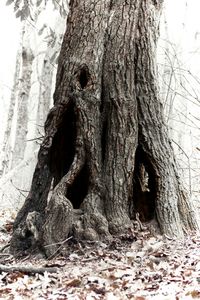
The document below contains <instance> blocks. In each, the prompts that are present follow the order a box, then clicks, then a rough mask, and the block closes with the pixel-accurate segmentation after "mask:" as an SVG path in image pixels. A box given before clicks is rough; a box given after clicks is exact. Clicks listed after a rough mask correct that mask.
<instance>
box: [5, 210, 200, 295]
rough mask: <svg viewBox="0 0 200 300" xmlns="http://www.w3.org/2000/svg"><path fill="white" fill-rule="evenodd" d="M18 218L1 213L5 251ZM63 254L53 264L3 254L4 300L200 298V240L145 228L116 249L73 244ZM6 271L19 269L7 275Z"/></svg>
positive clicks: (115, 242)
mask: <svg viewBox="0 0 200 300" xmlns="http://www.w3.org/2000/svg"><path fill="white" fill-rule="evenodd" d="M13 217H14V216H13V215H12V216H11V215H9V214H8V213H5V212H1V215H0V220H1V222H0V242H1V247H3V246H4V245H6V244H7V243H9V239H10V236H11V231H12V221H13ZM63 247H64V244H63ZM69 248H70V252H69V250H67V249H69ZM63 251H64V253H65V254H64V255H62V256H61V255H55V257H54V258H53V259H51V260H46V259H44V258H42V257H41V256H40V257H39V256H38V255H32V256H27V257H24V258H23V259H20V260H19V259H18V260H17V259H15V258H14V257H13V256H11V255H10V254H8V253H6V248H5V250H4V251H3V252H2V251H1V253H0V299H9V300H10V299H17V300H20V299H39V300H40V299H59V300H61V299H67V300H68V299H73V300H76V299H77V300H79V299H81V300H93V299H94V300H100V299H105V300H115V299H122V300H126V299H135V300H145V299H147V300H148V299H154V300H163V299H164V300H167V299H168V300H179V299H198V298H200V236H196V235H195V236H194V235H191V236H188V237H187V238H186V239H185V240H182V241H180V240H173V239H170V238H168V237H162V236H159V235H156V236H153V235H152V234H151V233H150V231H149V230H148V229H147V228H143V229H142V230H138V229H137V230H135V231H134V230H133V231H132V232H130V233H129V234H127V235H124V236H121V237H120V238H115V239H113V241H112V242H111V243H110V244H106V243H103V242H98V243H97V242H95V243H89V242H87V243H79V242H77V241H74V240H73V239H68V241H67V242H66V244H65V250H64V248H63ZM6 267H10V268H11V267H16V269H15V270H14V269H10V270H7V272H5V268H6ZM52 268H53V270H52ZM52 271H53V272H52ZM37 272H39V273H37Z"/></svg>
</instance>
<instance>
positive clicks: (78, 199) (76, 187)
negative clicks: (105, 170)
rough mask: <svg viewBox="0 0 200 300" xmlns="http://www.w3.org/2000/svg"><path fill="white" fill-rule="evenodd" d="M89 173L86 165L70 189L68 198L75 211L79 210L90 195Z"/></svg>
mask: <svg viewBox="0 0 200 300" xmlns="http://www.w3.org/2000/svg"><path fill="white" fill-rule="evenodd" d="M88 185H89V171H88V167H87V165H86V164H85V166H84V167H83V169H82V170H81V172H80V173H79V175H78V176H77V177H76V179H75V180H74V182H73V184H72V186H70V187H69V189H68V192H67V195H66V196H67V198H68V199H69V200H70V201H71V203H72V205H73V207H74V208H75V209H77V208H79V207H80V205H81V203H82V202H83V200H84V198H85V197H86V195H87V193H88Z"/></svg>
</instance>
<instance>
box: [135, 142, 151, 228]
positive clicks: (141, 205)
mask: <svg viewBox="0 0 200 300" xmlns="http://www.w3.org/2000/svg"><path fill="white" fill-rule="evenodd" d="M154 178H155V176H154V172H153V169H152V167H151V164H150V162H149V161H148V159H147V156H146V155H145V153H144V151H143V150H142V148H141V146H138V147H137V150H136V155H135V170H134V177H133V206H134V211H135V213H139V217H140V220H141V221H143V222H146V221H150V220H152V219H153V218H154V217H155V200H156V188H155V179H154Z"/></svg>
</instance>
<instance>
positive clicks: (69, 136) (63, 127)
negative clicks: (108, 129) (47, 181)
mask: <svg viewBox="0 0 200 300" xmlns="http://www.w3.org/2000/svg"><path fill="white" fill-rule="evenodd" d="M75 123H76V117H75V112H74V105H73V103H70V104H69V106H68V108H67V110H66V112H65V113H64V115H63V117H62V122H61V124H60V126H59V128H58V130H57V132H56V134H55V136H54V138H53V142H52V146H51V149H50V154H49V165H50V170H51V172H52V174H53V177H54V187H55V186H56V185H57V184H58V183H59V181H60V179H61V178H62V177H63V176H64V175H65V174H66V173H67V172H68V170H69V168H70V166H71V164H72V162H73V158H74V154H75V139H76V124H75Z"/></svg>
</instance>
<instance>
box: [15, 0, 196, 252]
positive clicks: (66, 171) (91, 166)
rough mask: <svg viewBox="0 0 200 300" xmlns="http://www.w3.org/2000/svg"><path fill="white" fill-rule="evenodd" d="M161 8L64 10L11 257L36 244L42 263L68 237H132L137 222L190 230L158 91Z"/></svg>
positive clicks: (141, 1)
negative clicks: (49, 97)
mask: <svg viewBox="0 0 200 300" xmlns="http://www.w3.org/2000/svg"><path fill="white" fill-rule="evenodd" d="M161 6H162V1H161V0H157V1H156V0H149V1H145V0H135V1H132V0H128V1H119V0H112V1H111V0H101V1H99V0H87V1H86V0H73V1H71V5H70V13H69V16H68V20H67V30H66V33H65V36H64V39H63V44H62V48H61V53H60V58H59V64H58V72H57V80H56V89H55V94H54V107H53V108H52V109H51V111H50V113H49V115H48V117H47V121H46V123H45V138H44V141H43V143H42V145H41V147H40V151H39V155H38V163H37V166H36V169H35V173H34V176H33V181H32V187H31V191H30V193H29V195H28V197H27V199H26V201H25V203H24V205H23V207H22V208H21V210H20V211H19V213H18V215H17V218H16V220H15V223H14V233H13V237H12V240H11V251H12V252H13V253H17V252H18V251H21V250H25V249H27V248H29V247H32V246H34V245H35V244H38V245H40V246H42V247H43V248H44V249H45V252H46V254H47V255H48V256H49V255H52V254H53V253H54V252H55V251H56V249H57V248H58V246H59V244H56V243H59V242H61V241H63V240H65V239H66V238H67V236H69V235H71V234H73V235H74V236H75V237H76V238H80V239H90V240H91V239H93V240H94V239H95V240H96V239H101V238H109V237H110V236H111V235H112V234H118V233H121V232H124V231H125V230H126V229H128V228H130V227H131V226H132V222H131V219H133V218H134V217H135V214H136V212H138V213H139V214H140V217H141V219H142V220H143V221H146V220H149V219H152V218H156V220H157V221H158V224H159V226H160V229H161V231H162V232H163V233H166V234H168V235H176V236H178V237H181V236H183V234H184V232H185V231H187V230H196V229H197V228H198V225H197V222H196V219H195V216H194V212H193V210H192V207H191V204H190V202H189V200H188V198H187V197H186V195H185V193H184V191H183V190H182V188H181V184H180V181H179V178H178V175H177V170H176V163H175V159H174V155H173V151H172V147H171V143H170V140H169V138H168V135H167V131H166V128H165V125H164V121H163V112H162V105H161V103H160V99H159V94H158V89H157V81H158V80H157V74H156V66H155V49H156V42H157V37H158V24H159V15H160V11H161ZM52 186H53V191H52V192H50V190H51V187H52ZM48 195H49V197H48ZM46 246H48V247H46Z"/></svg>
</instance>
